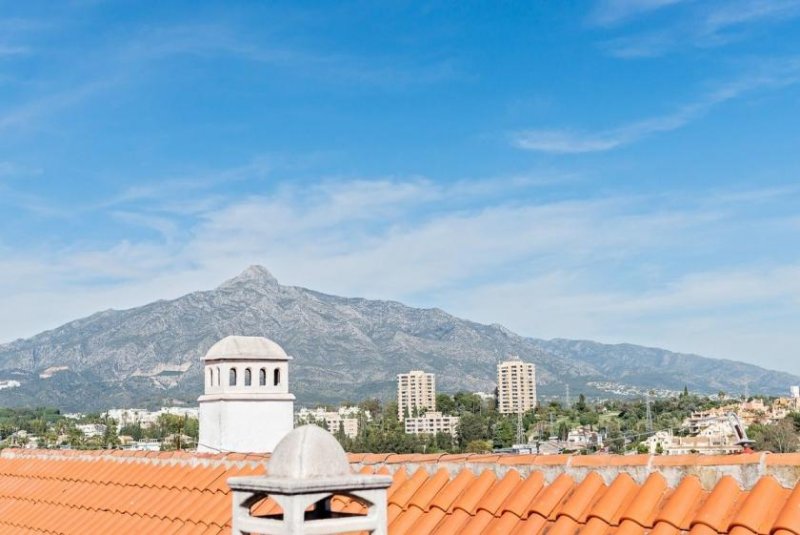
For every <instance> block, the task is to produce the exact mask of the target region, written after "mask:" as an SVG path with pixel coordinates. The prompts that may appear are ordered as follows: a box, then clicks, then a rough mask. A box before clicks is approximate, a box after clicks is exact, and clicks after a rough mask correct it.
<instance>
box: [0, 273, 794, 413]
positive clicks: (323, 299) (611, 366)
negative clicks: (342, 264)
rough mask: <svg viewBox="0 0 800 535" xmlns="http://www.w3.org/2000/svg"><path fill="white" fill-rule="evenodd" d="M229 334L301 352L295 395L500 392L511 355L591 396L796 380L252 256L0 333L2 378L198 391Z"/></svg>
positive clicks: (56, 400) (130, 397) (49, 389)
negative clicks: (525, 332)
mask: <svg viewBox="0 0 800 535" xmlns="http://www.w3.org/2000/svg"><path fill="white" fill-rule="evenodd" d="M229 334H242V335H257V336H267V337H269V338H271V339H273V340H275V341H276V342H278V343H279V344H281V345H282V346H283V347H284V348H285V349H286V350H287V352H288V353H289V354H290V355H293V356H294V357H295V360H294V361H293V362H292V367H291V371H290V374H291V375H290V382H291V385H292V386H291V388H292V391H293V392H295V394H297V396H298V399H299V401H300V402H312V401H338V400H343V399H350V400H355V399H359V398H362V397H365V396H368V395H384V396H386V395H391V394H392V392H393V391H394V388H395V382H394V381H395V376H396V374H397V373H399V372H401V371H408V370H409V369H417V368H419V369H425V370H429V371H433V372H435V373H436V374H437V383H438V387H439V389H440V390H443V391H452V390H456V389H461V388H464V389H470V390H484V391H491V390H492V389H493V388H494V376H495V364H496V362H497V361H498V360H499V359H501V358H504V357H506V356H508V355H512V354H514V355H520V356H521V357H522V358H523V359H525V360H530V361H532V362H535V363H536V365H537V375H538V381H539V384H540V392H542V393H543V394H545V395H547V394H559V393H561V392H562V391H563V386H564V384H565V383H569V384H570V385H571V386H572V387H573V392H576V393H577V392H579V391H583V392H586V393H587V394H596V393H598V392H599V391H597V390H595V389H594V388H592V387H588V386H587V383H589V382H591V383H593V384H595V383H598V382H610V381H611V382H622V383H624V384H626V385H633V386H643V387H647V388H651V387H662V388H672V389H680V388H683V386H684V385H689V387H690V388H693V389H695V390H703V391H708V392H716V391H717V390H719V389H722V390H727V391H731V392H738V391H741V387H742V385H743V382H744V380H745V378H747V379H748V380H749V386H750V389H751V391H753V392H755V391H759V392H783V391H785V389H786V387H787V385H789V384H795V383H798V382H800V379H798V378H797V377H793V376H791V375H789V374H785V373H781V372H774V371H767V370H763V369H761V368H758V367H756V366H751V365H747V364H742V363H730V362H726V364H725V366H724V367H721V366H720V361H717V360H712V359H704V358H702V357H697V356H693V355H680V354H675V353H671V352H668V351H664V350H661V349H650V348H643V347H639V346H632V345H621V346H608V345H603V344H597V343H595V342H580V341H568V340H552V341H544V340H535V339H531V338H524V337H521V336H519V335H516V334H514V333H512V332H510V331H508V330H507V329H505V328H503V327H502V326H499V325H482V324H478V323H474V322H470V321H466V320H462V319H459V318H456V317H453V316H451V315H449V314H447V313H445V312H443V311H441V310H438V309H416V308H411V307H407V306H404V305H402V304H400V303H396V302H391V301H372V300H366V299H353V298H343V297H337V296H332V295H326V294H322V293H318V292H315V291H312V290H307V289H305V288H299V287H292V286H282V285H280V284H279V283H278V281H277V280H275V278H274V277H272V275H271V274H270V273H269V272H268V271H267V270H266V269H264V268H262V267H260V266H252V267H250V268H248V269H247V270H245V271H244V272H243V273H242V274H240V275H239V276H238V277H236V278H234V279H231V280H229V281H227V282H225V283H223V284H222V285H221V286H219V287H218V288H216V289H214V290H211V291H202V292H193V293H191V294H188V295H185V296H183V297H180V298H178V299H175V300H171V301H157V302H155V303H151V304H148V305H145V306H142V307H138V308H133V309H129V310H122V311H116V310H109V311H104V312H99V313H97V314H94V315H92V316H89V317H87V318H83V319H80V320H77V321H73V322H70V323H67V324H66V325H63V326H61V327H59V328H57V329H54V330H51V331H47V332H44V333H41V334H39V335H36V336H34V337H32V338H29V339H26V340H17V341H15V342H12V343H10V344H6V345H0V380H14V381H19V383H20V386H19V387H17V388H5V389H2V390H0V403H2V404H4V405H34V404H55V405H58V406H60V407H63V408H65V409H67V410H77V409H80V410H88V409H101V408H107V407H111V406H132V405H156V404H158V403H163V402H171V401H172V400H184V401H187V402H189V403H192V402H193V400H194V399H195V398H196V397H197V396H198V395H199V394H200V390H201V387H202V386H201V385H202V379H201V371H202V370H201V362H200V358H201V357H202V355H203V354H205V352H206V350H207V349H208V348H209V347H210V346H211V345H212V344H213V343H214V342H216V341H217V340H219V339H220V338H222V337H224V336H227V335H229ZM709 370H713V371H714V373H713V374H710V373H709V372H708V371H709ZM711 377H713V379H710V378H711Z"/></svg>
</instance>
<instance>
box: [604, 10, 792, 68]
mask: <svg viewBox="0 0 800 535" xmlns="http://www.w3.org/2000/svg"><path fill="white" fill-rule="evenodd" d="M678 3H683V2H671V1H668V0H665V1H664V2H661V1H658V0H656V1H654V2H647V1H638V0H634V1H631V2H627V1H622V2H620V3H619V4H620V5H619V6H616V7H615V6H614V4H616V2H611V3H604V4H601V6H600V7H598V10H597V11H596V16H595V18H594V19H590V20H594V21H595V22H596V23H597V24H598V25H601V26H613V25H622V24H624V23H625V22H629V21H631V20H633V19H635V18H637V17H638V16H641V15H643V14H645V13H648V12H650V11H652V10H654V9H657V8H661V7H668V6H672V5H674V4H678ZM608 4H611V5H608ZM597 14H599V15H597ZM603 14H606V16H605V17H603V16H602V15H603ZM797 16H800V0H725V1H722V2H698V3H695V4H693V3H687V4H686V9H685V11H684V12H683V14H682V16H680V17H677V18H674V19H669V18H668V19H667V22H665V23H662V24H660V25H658V26H656V27H655V28H653V29H650V30H647V31H644V32H634V33H632V34H628V35H622V36H620V37H616V38H613V39H610V40H606V41H605V42H603V43H602V46H603V48H605V49H606V50H607V51H608V52H609V54H611V55H612V56H616V57H620V58H645V57H656V56H661V55H663V54H666V53H667V52H670V51H673V50H677V49H681V48H686V47H697V48H712V47H719V46H723V45H727V44H729V43H731V42H734V41H739V40H742V39H745V38H747V37H748V36H749V35H750V34H751V33H752V32H753V30H754V29H756V28H758V27H759V26H763V25H766V24H776V23H781V22H785V21H789V20H792V19H794V18H796V17H797ZM598 17H599V18H598Z"/></svg>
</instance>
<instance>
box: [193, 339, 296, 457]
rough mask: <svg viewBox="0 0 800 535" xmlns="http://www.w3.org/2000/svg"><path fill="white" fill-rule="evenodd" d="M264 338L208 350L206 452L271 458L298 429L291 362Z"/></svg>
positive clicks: (203, 405)
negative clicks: (291, 389)
mask: <svg viewBox="0 0 800 535" xmlns="http://www.w3.org/2000/svg"><path fill="white" fill-rule="evenodd" d="M291 359H292V357H290V356H289V355H287V354H286V352H285V351H284V350H283V348H282V347H281V346H279V345H278V344H276V343H275V342H273V341H272V340H269V339H267V338H263V337H259V336H228V337H226V338H223V339H222V340H220V341H219V342H217V343H216V344H214V345H213V346H211V349H209V350H208V353H206V356H205V357H203V363H204V365H205V370H204V381H203V384H204V385H205V390H204V394H203V395H202V396H200V398H199V399H198V400H197V401H198V403H199V405H200V440H199V441H198V445H197V451H200V452H212V453H217V452H223V453H224V452H242V453H270V452H272V451H273V450H274V449H275V446H276V445H277V444H278V442H279V441H280V439H281V438H283V437H284V436H285V435H286V434H287V433H289V432H290V431H291V430H292V428H293V427H294V395H292V394H290V393H289V361H290V360H291Z"/></svg>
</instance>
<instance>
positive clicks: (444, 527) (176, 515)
mask: <svg viewBox="0 0 800 535" xmlns="http://www.w3.org/2000/svg"><path fill="white" fill-rule="evenodd" d="M554 457H557V458H555V459H543V458H542V457H536V456H506V457H498V456H469V457H468V456H454V455H447V456H441V455H436V456H422V457H420V456H387V455H380V456H370V455H352V456H351V461H353V462H354V466H356V467H358V466H359V465H360V471H361V472H363V473H374V472H380V473H389V472H393V480H394V481H393V484H392V486H391V487H390V488H389V492H388V496H389V497H388V511H387V516H388V522H389V533H390V534H391V535H406V534H409V535H411V534H414V535H416V534H433V535H450V534H466V535H477V534H481V535H524V534H546V535H562V534H564V535H566V534H570V535H573V534H576V533H579V534H580V535H683V534H688V535H719V534H725V535H753V534H758V535H800V484H798V482H797V478H798V477H800V456H793V455H787V456H778V455H775V456H771V457H767V458H766V459H765V458H763V457H762V456H760V455H756V456H754V457H753V458H752V459H748V457H750V456H736V457H735V458H733V457H722V458H718V462H719V465H720V468H719V474H718V477H716V478H715V479H714V480H713V482H712V483H711V484H709V483H708V481H704V483H705V487H704V485H703V484H702V483H701V479H699V478H698V477H697V476H695V475H683V477H681V478H679V479H678V483H677V484H676V485H674V486H673V487H670V485H669V484H668V479H667V477H665V475H662V474H661V473H659V472H658V471H650V472H647V473H644V475H642V476H641V477H639V476H637V475H636V474H633V475H632V474H629V473H626V472H624V471H618V470H617V471H614V470H611V471H609V470H610V469H611V468H612V467H614V466H618V465H622V464H626V463H627V464H631V463H633V464H636V465H639V466H642V465H643V464H642V458H645V459H647V463H646V466H651V465H652V464H653V461H654V458H650V457H649V456H633V458H630V459H629V458H621V457H613V456H592V457H583V458H580V457H575V458H572V459H571V460H564V459H562V458H560V457H561V456H554ZM264 459H265V457H264V456H245V455H239V454H237V455H235V456H234V455H233V454H229V455H216V456H207V455H198V454H192V453H185V452H182V453H180V454H177V455H175V454H173V455H171V456H162V455H150V456H147V455H141V454H131V453H125V452H109V451H106V452H71V451H42V450H33V451H30V450H5V451H3V452H2V454H0V532H2V533H6V532H8V533H54V534H55V533H58V534H71V533H121V534H124V533H137V534H141V533H147V534H160V533H165V534H184V533H187V534H200V533H204V534H205V533H208V534H211V533H213V534H219V533H229V532H230V518H231V509H230V508H231V500H230V496H229V489H228V487H227V485H226V481H227V479H228V478H229V477H233V476H243V475H259V474H263V473H264V462H263V461H264ZM401 459H402V461H401ZM755 459H758V461H759V462H761V463H762V464H768V462H771V463H772V464H775V465H780V466H788V467H792V468H793V469H794V473H795V474H796V476H795V479H794V481H793V482H792V483H791V485H792V486H786V485H785V481H783V483H784V485H783V486H782V484H781V483H779V482H778V480H776V479H775V478H773V477H772V476H770V475H762V476H761V477H757V478H756V479H755V481H756V483H755V484H754V485H753V486H752V488H749V489H746V490H743V489H742V488H741V487H740V484H739V483H738V482H737V481H736V480H735V479H734V478H733V477H731V476H730V475H725V474H728V473H730V470H729V468H730V466H731V464H735V463H740V464H741V463H742V462H744V461H746V462H744V464H749V463H750V462H751V461H753V460H755ZM600 460H604V461H605V463H601V462H600ZM673 460H674V459H673ZM690 460H691V461H692V462H691V463H688V462H687V461H690ZM367 461H369V462H367ZM393 461H396V462H393ZM721 461H725V462H724V463H722V462H721ZM551 462H552V463H555V464H551ZM680 462H683V463H684V465H687V464H692V465H698V464H702V465H704V466H709V467H713V466H714V465H711V464H708V463H707V461H706V460H705V459H697V458H696V457H695V456H693V457H692V459H683V460H681V461H680ZM457 463H465V465H464V466H461V467H460V468H458V469H456V470H454V469H453V467H454V466H456V465H457ZM471 463H478V464H476V465H475V466H480V465H481V464H485V465H487V466H493V467H494V468H495V469H494V470H492V469H483V470H473V469H471V468H473V467H474V466H473V465H472V464H471ZM466 465H469V466H466ZM567 465H569V466H572V467H579V466H586V467H591V469H590V470H588V471H586V472H572V471H568V470H566V469H565V470H562V471H561V472H560V473H559V474H558V475H556V476H554V477H551V476H552V474H551V473H550V472H548V471H546V470H544V469H543V468H545V467H548V466H562V467H565V466H567ZM537 466H538V467H541V468H536V467H537ZM664 466H668V464H667V463H665V464H664ZM676 466H677V465H676ZM520 467H524V468H526V469H525V470H523V469H521V468H520ZM531 467H533V468H531ZM548 470H549V469H548ZM687 473H688V472H687ZM609 474H611V475H609ZM332 507H333V509H334V510H336V511H346V512H360V511H362V506H361V505H360V504H359V503H358V502H356V501H353V500H352V499H350V498H348V497H345V496H337V497H335V498H334V499H333V500H332ZM277 510H278V507H277V505H276V504H275V503H274V502H273V501H272V500H264V501H262V502H261V503H259V504H257V505H256V506H254V508H253V513H254V514H257V515H264V514H273V513H275V512H276V511H277Z"/></svg>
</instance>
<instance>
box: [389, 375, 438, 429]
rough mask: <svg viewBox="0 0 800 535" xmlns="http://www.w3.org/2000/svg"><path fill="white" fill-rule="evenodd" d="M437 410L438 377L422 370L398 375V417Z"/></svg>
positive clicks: (401, 418)
mask: <svg viewBox="0 0 800 535" xmlns="http://www.w3.org/2000/svg"><path fill="white" fill-rule="evenodd" d="M422 410H429V411H435V410H436V376H435V375H433V374H432V373H425V372H424V371H421V370H412V371H410V372H408V373H399V374H397V417H398V418H399V419H400V421H402V420H403V418H404V417H406V416H415V415H416V414H418V413H419V411H422Z"/></svg>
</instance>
